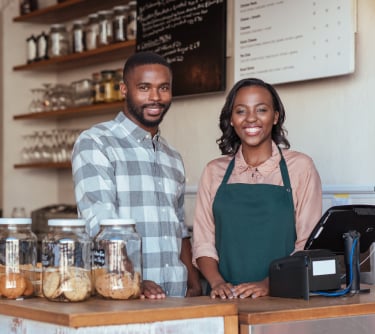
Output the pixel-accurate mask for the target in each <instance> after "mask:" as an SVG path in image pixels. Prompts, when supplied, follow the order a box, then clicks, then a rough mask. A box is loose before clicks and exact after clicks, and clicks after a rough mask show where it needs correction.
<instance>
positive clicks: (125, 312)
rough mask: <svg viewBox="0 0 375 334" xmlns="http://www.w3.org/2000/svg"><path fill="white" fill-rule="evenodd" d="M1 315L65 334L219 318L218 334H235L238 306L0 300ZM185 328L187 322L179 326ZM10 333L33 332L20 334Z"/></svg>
mask: <svg viewBox="0 0 375 334" xmlns="http://www.w3.org/2000/svg"><path fill="white" fill-rule="evenodd" d="M0 315H1V316H2V317H3V318H7V317H11V318H12V319H13V320H12V322H13V323H14V321H16V322H17V321H18V322H19V321H21V322H22V321H27V320H32V321H36V322H38V323H39V324H45V323H47V324H53V325H56V326H63V327H64V328H65V331H64V333H68V332H69V331H66V327H68V328H69V327H70V328H73V329H74V328H78V327H79V328H81V327H90V328H94V327H97V328H98V333H100V327H98V326H104V327H101V328H102V329H101V330H103V328H105V329H106V330H107V331H106V333H110V331H108V329H109V327H111V326H116V328H117V329H118V326H123V327H124V328H125V327H126V325H131V324H145V323H155V322H167V321H176V320H177V321H181V320H188V319H196V320H199V319H211V318H219V319H220V320H221V322H222V323H223V330H222V331H220V332H222V333H228V334H231V333H235V334H236V333H238V318H237V306H236V305H235V304H234V303H233V302H229V301H220V300H211V299H210V298H209V297H196V298H166V299H164V300H146V299H145V300H129V301H120V300H103V299H99V298H91V299H90V300H88V301H85V302H80V303H58V302H51V301H48V300H46V299H44V298H32V299H26V300H20V301H16V300H0ZM4 316H5V317H4ZM15 319H16V320H15ZM2 320H3V319H2V318H1V317H0V327H2V328H4V327H3V323H2V322H1V321H2ZM184 324H186V322H182V325H184ZM184 326H185V327H186V325H184ZM24 327H26V326H24ZM29 328H30V327H29ZM40 328H42V327H40ZM12 333H32V332H31V331H30V332H29V331H27V332H22V331H21V330H20V331H19V332H12ZM59 333H60V332H59ZM69 333H70V332H69ZM80 333H81V332H80ZM137 333H138V332H137ZM160 333H164V332H160Z"/></svg>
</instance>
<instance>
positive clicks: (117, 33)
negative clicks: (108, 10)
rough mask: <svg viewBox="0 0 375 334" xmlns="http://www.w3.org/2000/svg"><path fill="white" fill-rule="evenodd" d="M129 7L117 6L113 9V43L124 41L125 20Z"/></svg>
mask: <svg viewBox="0 0 375 334" xmlns="http://www.w3.org/2000/svg"><path fill="white" fill-rule="evenodd" d="M128 10H129V6H127V5H125V6H117V7H114V8H113V20H112V22H113V40H114V42H123V41H126V27H127V24H126V19H127V16H128Z"/></svg>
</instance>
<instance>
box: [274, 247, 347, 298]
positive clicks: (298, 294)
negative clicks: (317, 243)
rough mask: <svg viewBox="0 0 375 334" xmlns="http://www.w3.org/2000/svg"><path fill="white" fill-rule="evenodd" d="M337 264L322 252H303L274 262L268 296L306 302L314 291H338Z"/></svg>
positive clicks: (327, 251)
mask: <svg viewBox="0 0 375 334" xmlns="http://www.w3.org/2000/svg"><path fill="white" fill-rule="evenodd" d="M340 276H341V274H340V262H339V258H338V256H337V255H335V254H334V253H332V252H330V251H329V250H325V249H313V250H303V251H299V252H296V253H294V254H293V255H292V256H287V257H284V258H281V259H277V260H274V261H273V262H272V263H271V264H270V268H269V287H270V296H273V297H285V298H303V299H306V300H308V299H309V298H310V293H314V291H330V290H338V289H340V288H341V279H340Z"/></svg>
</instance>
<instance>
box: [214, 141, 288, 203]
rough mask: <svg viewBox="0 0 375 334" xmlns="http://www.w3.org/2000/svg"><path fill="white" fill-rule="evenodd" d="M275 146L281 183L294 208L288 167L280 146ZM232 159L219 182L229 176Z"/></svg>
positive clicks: (231, 169) (224, 181)
mask: <svg viewBox="0 0 375 334" xmlns="http://www.w3.org/2000/svg"><path fill="white" fill-rule="evenodd" d="M277 148H278V150H279V152H280V156H281V159H280V163H279V166H280V171H281V177H282V179H283V184H284V187H285V190H286V191H287V192H288V193H289V197H290V203H291V205H292V207H293V208H294V202H293V192H292V186H291V184H290V178H289V173H288V167H287V165H286V162H285V159H284V156H283V153H282V151H281V148H280V147H279V146H277ZM234 160H235V158H233V159H232V160H231V161H230V163H229V165H228V168H227V170H226V171H225V174H224V177H223V180H222V182H221V184H226V183H228V180H229V177H230V176H231V174H232V171H233V168H234Z"/></svg>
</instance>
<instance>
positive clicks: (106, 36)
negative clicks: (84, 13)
mask: <svg viewBox="0 0 375 334" xmlns="http://www.w3.org/2000/svg"><path fill="white" fill-rule="evenodd" d="M112 14H113V13H112V11H110V10H101V11H99V12H98V20H99V39H98V46H104V45H108V44H111V43H112V41H113V27H112Z"/></svg>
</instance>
